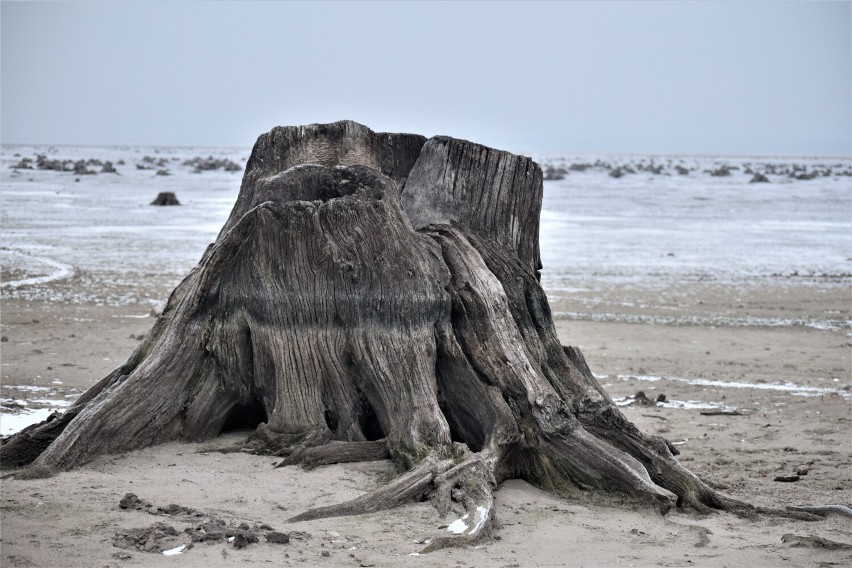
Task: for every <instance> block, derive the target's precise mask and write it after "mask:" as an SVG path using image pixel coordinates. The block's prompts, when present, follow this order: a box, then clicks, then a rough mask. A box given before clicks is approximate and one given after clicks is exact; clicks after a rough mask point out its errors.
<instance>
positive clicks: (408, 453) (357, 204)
mask: <svg viewBox="0 0 852 568" xmlns="http://www.w3.org/2000/svg"><path fill="white" fill-rule="evenodd" d="M424 142H425V143H424ZM541 199H542V173H541V169H540V168H539V167H538V165H536V164H535V163H534V162H533V161H532V160H530V159H528V158H523V157H520V156H515V155H512V154H509V153H507V152H501V151H498V150H493V149H490V148H485V147H483V146H479V145H477V144H473V143H470V142H466V141H462V140H455V139H451V138H446V137H437V138H432V139H431V140H429V141H425V139H423V138H422V137H419V136H415V135H406V134H375V133H373V132H372V131H370V130H369V129H367V128H366V127H364V126H361V125H358V124H355V123H351V122H342V123H335V124H331V125H311V126H306V127H287V128H276V129H274V130H272V131H271V132H270V133H268V134H265V135H263V136H261V137H260V138H259V140H258V142H257V144H256V145H255V148H254V150H253V152H252V156H251V159H250V160H249V163H248V165H247V168H246V173H245V176H244V178H243V183H242V187H241V190H240V195H239V197H238V199H237V203H236V205H235V206H234V209H233V212H232V214H231V217H230V218H229V219H228V221H227V223H226V224H225V227H224V228H223V229H222V232H221V233H220V235H219V237H218V238H217V240H216V242H215V243H214V244H213V245H211V246H210V248H208V250H207V252H206V253H205V254H204V256H203V258H202V260H201V262H200V263H199V265H198V266H197V267H196V268H195V269H194V270H193V271H192V272H191V273H190V274H189V275H188V276H187V277H186V279H185V280H184V281H183V282H182V283H181V284H180V285H179V286H178V287H177V288H176V289H175V291H174V292H173V293H172V295H171V297H170V298H169V301H168V304H167V306H166V309H165V311H164V312H163V314H162V316H161V317H160V318H159V320H158V321H157V323H156V324H155V327H154V329H153V330H152V331H151V333H149V334H148V336H147V338H146V339H145V341H144V342H143V343H142V344H141V345H140V347H139V348H138V349H137V351H136V352H135V353H134V354H133V355H132V356H131V357H130V359H129V360H128V362H127V363H125V364H124V365H123V366H122V367H120V368H119V369H117V370H116V371H114V372H113V373H112V374H111V375H110V376H108V377H107V378H105V379H104V380H103V381H101V383H99V384H98V385H97V386H96V387H94V388H93V389H92V390H91V391H90V392H88V393H87V394H86V395H84V397H82V398H81V399H80V401H78V402H77V403H76V404H75V405H74V406H73V407H72V409H71V410H70V411H69V412H68V413H67V414H66V417H65V418H63V419H61V421H56V422H57V424H58V425H59V426H61V427H57V426H56V425H54V426H52V427H51V426H50V425H43V426H39V427H38V428H37V430H38V432H39V438H38V439H39V444H40V445H38V446H36V445H34V443H31V442H30V441H29V439H28V438H26V437H24V436H18V437H17V438H13V440H12V441H10V442H9V444H7V445H5V446H3V450H2V456H3V459H4V465H18V464H20V463H22V462H23V461H26V460H27V459H28V458H29V457H30V456H33V457H34V456H35V455H38V457H37V458H36V459H35V460H34V461H33V463H32V465H31V466H30V470H29V471H30V475H36V474H45V473H50V472H52V471H55V470H61V469H67V468H71V467H74V466H77V465H80V464H82V463H85V462H86V461H88V460H90V459H92V458H93V457H94V456H97V455H99V454H104V453H114V452H123V451H127V450H131V449H134V448H139V447H143V446H147V445H151V444H157V443H161V442H165V441H169V440H175V439H184V440H204V439H209V438H212V437H214V436H217V435H219V434H220V433H221V432H222V431H223V430H227V429H230V428H235V427H256V432H255V434H253V435H252V436H251V437H250V439H249V440H248V442H247V447H248V448H250V449H252V450H253V451H257V452H266V453H270V454H275V455H279V456H284V457H285V458H284V460H283V461H282V462H281V464H280V465H290V464H303V465H306V466H308V467H313V466H316V465H321V464H325V463H334V462H340V461H348V460H351V459H381V458H382V457H384V456H386V455H387V456H390V457H391V458H392V459H393V460H395V462H396V463H397V464H398V465H399V466H400V467H401V468H404V469H406V470H408V472H407V473H405V474H404V475H402V476H401V477H400V478H398V479H397V480H396V481H394V482H392V483H391V484H390V485H389V486H387V487H384V488H382V489H379V490H378V491H376V492H373V493H370V494H367V495H364V496H362V497H360V498H358V499H356V500H354V501H352V502H349V503H343V504H340V505H336V506H333V507H326V508H323V509H317V510H313V511H307V512H305V513H303V514H301V515H299V516H298V517H296V518H295V519H294V520H305V519H312V518H320V517H325V516H331V515H344V514H360V513H364V512H369V511H376V510H379V509H382V508H387V507H392V506H396V505H398V504H400V503H402V502H404V501H406V500H411V499H415V498H422V497H426V496H428V497H430V498H432V499H433V501H434V503H435V505H436V507H437V508H438V509H439V511H442V512H444V513H446V512H447V511H449V509H450V506H449V504H450V501H451V500H455V501H458V502H460V503H461V504H462V506H463V507H464V509H465V511H466V515H465V516H464V517H462V519H459V521H458V522H457V523H454V524H453V525H451V527H456V528H458V529H459V530H458V531H454V532H457V533H458V534H457V535H455V536H454V537H452V538H454V539H455V540H452V541H448V540H447V539H446V538H444V539H438V540H435V541H433V542H432V543H431V544H430V545H429V547H428V549H430V550H433V549H435V548H440V547H441V546H444V545H446V544H447V543H448V542H471V541H473V540H476V539H478V538H481V537H482V536H484V535H487V534H488V533H489V532H490V530H491V523H492V519H493V498H492V496H491V492H492V490H493V488H494V487H495V486H496V484H498V483H500V482H502V481H503V480H506V479H509V478H523V479H526V480H528V481H529V482H531V483H533V484H535V485H538V486H539V487H542V488H545V489H547V490H551V491H555V492H558V493H560V494H570V493H571V492H572V491H574V490H575V489H576V488H581V489H604V490H612V491H618V492H621V493H624V494H627V495H631V496H635V497H637V498H639V499H641V500H645V501H647V502H648V503H651V504H652V505H653V506H654V507H656V508H658V509H659V510H660V511H661V512H663V513H665V512H666V511H668V510H669V508H670V507H672V506H674V505H679V506H683V505H689V506H692V507H694V508H697V509H699V510H708V509H711V508H716V509H733V510H738V511H743V512H747V511H749V510H753V509H750V508H749V507H748V506H747V505H745V504H743V503H739V502H736V501H734V500H731V499H729V498H726V497H724V496H722V495H719V494H718V493H717V492H715V491H714V490H712V489H711V488H710V487H709V486H707V485H706V484H705V483H703V482H702V481H701V480H700V479H698V478H697V477H696V476H695V475H694V474H692V473H691V472H689V471H688V470H686V469H684V468H683V467H682V466H680V464H678V462H677V460H676V459H675V455H676V454H677V451H676V450H675V448H674V447H673V446H672V445H671V444H669V443H668V442H667V441H665V440H663V439H662V438H656V437H649V436H646V435H644V434H642V433H641V432H639V431H638V430H637V429H636V428H635V427H634V426H633V425H632V424H631V423H630V422H629V421H627V420H626V419H625V417H624V416H623V415H622V414H621V412H620V411H619V409H618V408H617V407H616V406H615V405H614V404H613V402H612V400H611V399H610V398H609V396H608V395H607V394H606V392H604V390H603V389H602V387H601V386H600V384H599V383H598V382H597V380H596V379H595V378H594V376H593V375H592V373H591V371H590V370H589V368H588V365H587V364H586V362H585V360H584V359H583V356H582V354H581V353H580V351H579V350H578V349H576V348H572V347H567V348H566V347H563V346H562V345H561V344H560V342H559V340H558V338H557V335H556V331H555V328H554V326H553V321H552V319H551V314H550V309H549V307H548V303H547V298H546V296H545V294H544V292H543V290H542V289H541V287H540V285H539V277H538V270H539V268H540V267H541V263H540V259H539V248H538V215H539V212H540V207H541ZM30 436H31V435H30ZM51 437H52V438H51ZM48 438H50V440H48ZM51 440H52V441H51ZM46 441H48V442H49V444H48V445H45V442H46ZM10 447H11V448H16V449H15V454H14V455H15V456H17V457H16V458H15V459H14V460H11V461H8V462H7V461H6V458H7V455H11V454H9V453H8V452H7V450H6V448H10ZM23 450H28V451H23ZM22 456H23V457H22Z"/></svg>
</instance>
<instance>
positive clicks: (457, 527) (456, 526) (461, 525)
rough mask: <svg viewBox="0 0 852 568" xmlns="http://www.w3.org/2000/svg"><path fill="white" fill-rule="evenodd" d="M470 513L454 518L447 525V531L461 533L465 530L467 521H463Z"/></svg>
mask: <svg viewBox="0 0 852 568" xmlns="http://www.w3.org/2000/svg"><path fill="white" fill-rule="evenodd" d="M469 516H470V515H468V514H465V515H464V516H463V517H462V518H461V519H456V520H455V521H453V522H452V523H450V524H449V526H448V527H447V531H448V532H451V533H453V534H461V533H463V532H465V531H466V530H467V523H466V522H464V521H465V519H467V518H468V517H469Z"/></svg>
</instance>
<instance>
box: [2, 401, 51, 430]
mask: <svg viewBox="0 0 852 568" xmlns="http://www.w3.org/2000/svg"><path fill="white" fill-rule="evenodd" d="M53 412H54V410H53V409H52V408H39V409H36V410H27V411H25V412H21V413H18V414H7V413H5V412H0V436H11V435H12V434H14V433H16V432H20V431H21V430H23V429H24V428H26V427H27V426H32V425H33V424H38V423H39V422H41V421H43V420H46V419H47V417H48V416H50V415H51V413H53Z"/></svg>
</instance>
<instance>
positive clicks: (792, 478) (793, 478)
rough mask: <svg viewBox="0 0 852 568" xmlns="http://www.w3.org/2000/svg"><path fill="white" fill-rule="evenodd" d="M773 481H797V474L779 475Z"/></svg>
mask: <svg viewBox="0 0 852 568" xmlns="http://www.w3.org/2000/svg"><path fill="white" fill-rule="evenodd" d="M774 481H781V482H784V483H792V482H794V481H799V476H798V475H779V476H778V477H776V478H775V479H774Z"/></svg>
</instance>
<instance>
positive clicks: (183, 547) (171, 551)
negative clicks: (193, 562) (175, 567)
mask: <svg viewBox="0 0 852 568" xmlns="http://www.w3.org/2000/svg"><path fill="white" fill-rule="evenodd" d="M184 550H186V545H185V544H182V545H180V546H178V547H176V548H170V549H168V550H164V551H163V556H174V555H175V554H181V553H182V552H183V551H184Z"/></svg>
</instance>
